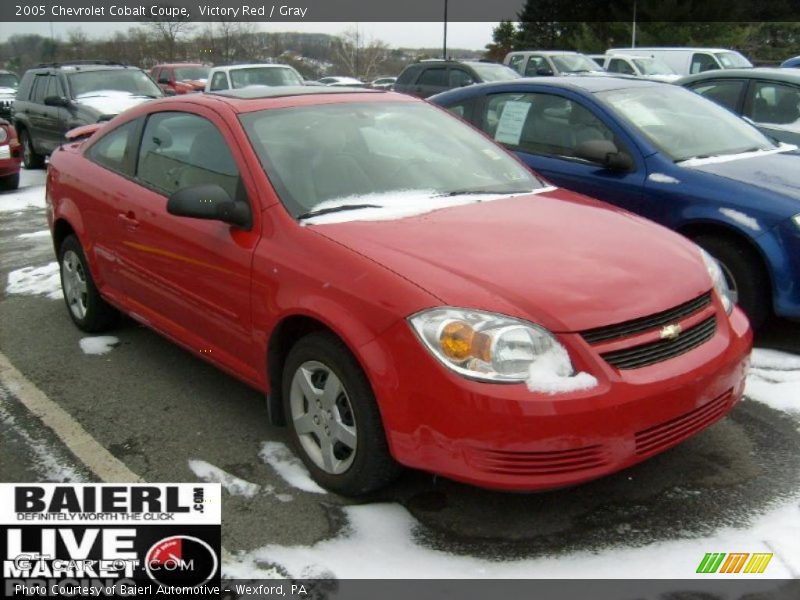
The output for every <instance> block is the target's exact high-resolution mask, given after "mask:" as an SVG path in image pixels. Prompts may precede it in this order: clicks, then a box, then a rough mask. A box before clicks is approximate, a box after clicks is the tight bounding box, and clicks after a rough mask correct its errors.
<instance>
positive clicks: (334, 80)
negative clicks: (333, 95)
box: [317, 76, 367, 87]
mask: <svg viewBox="0 0 800 600" xmlns="http://www.w3.org/2000/svg"><path fill="white" fill-rule="evenodd" d="M317 83H321V84H322V85H327V86H333V87H367V84H366V83H364V82H363V81H361V80H360V79H356V78H355V77H338V76H330V77H323V78H321V79H318V80H317Z"/></svg>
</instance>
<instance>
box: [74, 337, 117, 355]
mask: <svg viewBox="0 0 800 600" xmlns="http://www.w3.org/2000/svg"><path fill="white" fill-rule="evenodd" d="M78 343H79V344H80V345H81V350H83V352H84V354H107V353H109V352H111V351H112V350H113V349H114V348H115V347H116V346H118V345H119V338H116V337H114V336H113V335H98V336H93V337H85V338H81V341H80V342H78Z"/></svg>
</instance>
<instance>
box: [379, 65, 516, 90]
mask: <svg viewBox="0 0 800 600" xmlns="http://www.w3.org/2000/svg"><path fill="white" fill-rule="evenodd" d="M507 79H519V73H517V72H515V71H514V70H512V69H509V68H508V67H506V66H504V65H499V64H496V63H486V62H479V61H467V60H463V61H462V60H423V61H420V62H418V63H413V64H410V65H408V66H407V67H406V68H405V69H403V72H402V73H400V75H399V76H398V78H397V81H396V82H395V84H394V87H393V88H392V89H393V90H394V91H396V92H402V93H404V94H410V95H412V96H418V97H420V98H427V97H428V96H432V95H433V94H438V93H439V92H443V91H445V90H449V89H452V88H458V87H464V86H467V85H472V84H473V83H482V82H487V81H505V80H507Z"/></svg>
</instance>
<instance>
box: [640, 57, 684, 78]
mask: <svg viewBox="0 0 800 600" xmlns="http://www.w3.org/2000/svg"><path fill="white" fill-rule="evenodd" d="M633 62H634V63H635V64H636V66H637V68H638V69H639V72H640V73H641V74H642V75H675V71H673V70H672V69H671V68H670V67H668V66H667V65H665V64H664V63H663V62H661V61H660V60H658V59H657V58H634V59H633Z"/></svg>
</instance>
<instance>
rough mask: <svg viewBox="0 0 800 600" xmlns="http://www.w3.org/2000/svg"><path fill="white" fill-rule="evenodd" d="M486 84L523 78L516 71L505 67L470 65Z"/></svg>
mask: <svg viewBox="0 0 800 600" xmlns="http://www.w3.org/2000/svg"><path fill="white" fill-rule="evenodd" d="M470 66H471V67H472V68H473V69H474V70H475V72H476V73H477V74H478V75H479V76H480V78H481V79H482V80H483V81H484V82H489V81H507V80H509V79H519V78H520V77H522V75H520V74H519V73H517V72H516V71H515V70H514V69H512V68H510V67H507V66H505V65H493V64H491V63H473V64H471V65H470Z"/></svg>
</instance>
